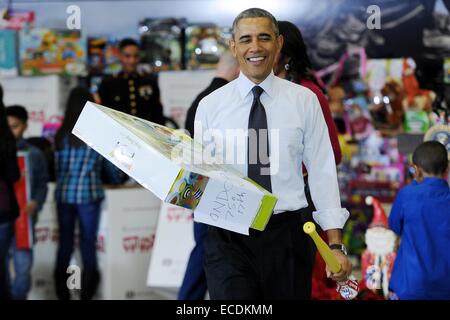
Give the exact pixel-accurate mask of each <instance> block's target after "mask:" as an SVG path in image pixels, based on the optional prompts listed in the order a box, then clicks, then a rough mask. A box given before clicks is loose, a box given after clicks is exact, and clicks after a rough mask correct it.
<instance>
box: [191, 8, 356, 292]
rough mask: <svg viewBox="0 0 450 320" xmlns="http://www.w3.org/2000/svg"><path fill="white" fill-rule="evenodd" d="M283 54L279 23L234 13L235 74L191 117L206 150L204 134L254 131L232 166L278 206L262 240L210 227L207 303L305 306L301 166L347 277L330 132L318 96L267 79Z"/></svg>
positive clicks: (307, 265)
mask: <svg viewBox="0 0 450 320" xmlns="http://www.w3.org/2000/svg"><path fill="white" fill-rule="evenodd" d="M282 45H283V38H282V36H280V35H279V32H278V25H277V21H276V19H275V18H274V17H273V16H272V15H271V14H270V13H269V12H267V11H265V10H262V9H258V8H252V9H247V10H245V11H243V12H241V13H240V14H239V15H238V16H237V17H236V19H235V20H234V22H233V38H232V40H231V42H230V49H231V51H232V52H233V55H234V56H235V57H236V58H237V59H238V61H239V66H240V69H241V73H240V75H239V77H238V78H237V79H236V80H234V81H232V82H230V83H229V84H227V85H225V86H223V87H222V88H220V89H218V90H216V91H214V92H213V93H212V94H210V95H208V96H206V97H205V98H204V99H203V100H202V101H201V102H200V104H199V107H198V110H197V114H196V118H195V119H196V121H197V124H196V128H195V138H196V139H199V140H201V141H202V142H203V143H205V144H206V143H207V141H205V140H203V138H204V137H205V135H204V133H205V131H206V130H212V129H213V130H216V131H217V130H219V131H220V132H223V133H224V135H223V136H226V135H225V132H226V131H229V130H230V129H235V130H237V131H238V130H242V129H245V130H249V132H250V131H254V130H256V132H259V135H257V136H256V137H257V138H256V139H252V138H249V139H248V140H247V139H245V141H239V140H238V141H234V142H233V143H234V150H242V146H243V145H245V149H246V150H247V155H246V163H244V164H242V163H238V161H236V162H235V163H232V165H233V166H234V167H235V168H236V169H238V170H239V171H240V172H242V174H244V175H247V176H248V177H249V178H251V179H252V180H254V181H256V182H257V183H258V184H260V185H261V186H263V187H264V188H266V189H267V190H269V191H271V192H272V193H273V194H274V195H275V196H277V198H278V202H277V205H276V207H275V210H274V214H273V216H272V217H271V219H270V221H269V223H268V225H267V227H266V229H265V230H264V231H263V232H258V231H254V230H252V231H251V232H250V235H249V236H246V235H241V234H237V233H234V232H232V231H228V230H224V229H221V228H216V227H212V226H210V227H209V230H208V236H207V239H206V241H205V272H206V277H207V282H208V290H209V293H210V296H211V298H212V299H309V298H310V296H311V277H312V267H313V266H312V261H313V259H312V258H311V256H312V255H313V250H312V248H311V246H310V245H309V242H308V241H309V240H308V239H307V236H306V235H305V234H304V233H303V231H302V223H303V221H304V220H303V219H302V212H304V211H305V208H306V207H307V205H308V204H307V200H306V197H305V194H304V182H303V174H302V162H303V163H304V164H305V166H306V168H307V170H308V173H309V178H308V179H309V185H310V190H311V196H312V199H313V202H314V205H315V207H316V209H317V211H316V212H314V214H313V216H314V220H315V221H316V222H317V223H318V224H319V225H320V226H321V227H322V229H323V230H326V233H327V236H328V240H329V244H330V245H331V248H332V249H334V250H333V252H334V254H335V256H336V258H337V259H338V261H339V262H340V263H341V265H342V269H341V271H340V272H339V273H337V274H331V277H332V278H333V279H334V280H337V281H342V280H345V279H346V278H347V276H348V275H349V274H350V273H351V269H352V267H351V263H350V262H349V260H348V259H347V257H346V255H345V248H344V247H343V246H342V228H343V226H344V224H345V222H346V220H347V218H348V215H349V213H348V211H347V210H346V209H343V208H341V203H340V196H339V188H338V183H337V174H336V166H335V161H334V156H333V150H332V147H331V143H330V139H329V135H328V132H327V130H328V129H327V127H326V123H325V120H324V118H323V115H322V111H321V109H320V105H319V101H318V100H317V98H316V96H315V94H314V93H313V92H311V91H310V90H309V89H307V88H304V87H301V86H299V85H297V84H294V83H292V82H289V81H286V80H283V79H281V78H278V77H276V76H275V75H274V74H273V71H272V69H273V65H274V61H275V57H276V55H277V54H278V53H279V51H280V49H281V48H282ZM272 132H276V133H277V134H272ZM206 136H207V135H206ZM249 136H250V134H249ZM255 140H256V141H255ZM276 140H277V141H276ZM208 142H209V143H211V142H210V141H208ZM266 142H268V146H267V143H266ZM229 143H230V142H229V141H227V142H226V144H227V145H229ZM233 143H232V144H233ZM265 144H266V148H264V145H265ZM224 145H225V144H224ZM228 151H229V149H228V148H227V152H228ZM255 154H256V155H257V156H255ZM237 156H238V157H239V156H240V155H239V154H238V155H237ZM241 156H242V154H241ZM227 159H229V157H227ZM255 159H256V160H255Z"/></svg>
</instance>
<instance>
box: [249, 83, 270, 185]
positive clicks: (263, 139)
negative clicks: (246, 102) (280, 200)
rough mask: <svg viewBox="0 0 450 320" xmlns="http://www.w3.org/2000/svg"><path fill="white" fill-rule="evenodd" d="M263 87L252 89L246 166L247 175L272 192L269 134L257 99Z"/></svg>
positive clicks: (264, 116) (264, 114)
mask: <svg viewBox="0 0 450 320" xmlns="http://www.w3.org/2000/svg"><path fill="white" fill-rule="evenodd" d="M263 91H264V90H263V89H262V88H261V87H259V86H255V87H253V89H252V92H253V103H252V108H251V110H250V116H249V118H248V129H249V138H248V151H247V156H248V167H247V170H248V171H247V175H248V177H249V178H250V179H252V180H253V181H255V182H256V183H258V184H259V185H260V186H262V187H263V188H264V189H266V190H268V191H270V192H272V184H271V182H270V162H269V134H268V129H267V117H266V111H265V110H264V106H263V104H262V103H261V100H259V97H260V96H261V94H262V93H263Z"/></svg>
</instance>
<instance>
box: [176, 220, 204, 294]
mask: <svg viewBox="0 0 450 320" xmlns="http://www.w3.org/2000/svg"><path fill="white" fill-rule="evenodd" d="M207 233H208V225H206V224H203V223H198V222H194V240H195V247H194V249H192V252H191V255H190V256H189V261H188V264H187V267H186V272H185V274H184V278H183V283H182V285H181V288H180V291H179V293H178V299H179V300H203V299H204V298H205V294H206V276H205V271H204V270H203V264H204V262H203V260H204V253H205V249H204V242H205V238H206V235H207Z"/></svg>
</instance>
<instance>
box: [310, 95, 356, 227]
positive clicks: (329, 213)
mask: <svg viewBox="0 0 450 320" xmlns="http://www.w3.org/2000/svg"><path fill="white" fill-rule="evenodd" d="M305 100H306V101H305V108H308V109H309V110H308V112H305V113H304V114H305V115H306V119H305V133H304V137H303V144H304V146H305V148H304V153H303V163H304V164H305V166H306V169H307V170H308V184H309V188H310V191H311V198H312V200H313V203H314V206H315V207H316V211H315V212H313V218H314V220H315V221H316V222H317V223H318V224H319V225H320V227H321V228H322V229H323V230H329V229H342V228H343V227H344V225H345V222H346V221H347V219H348V217H349V215H350V214H349V212H348V211H347V209H344V208H342V207H341V200H340V194H339V185H338V180H337V172H336V164H335V159H334V155H333V148H332V146H331V142H330V137H329V135H328V129H327V126H326V122H325V119H324V116H323V114H322V111H321V108H320V105H319V101H318V100H317V97H316V96H308V97H307V98H306V99H305Z"/></svg>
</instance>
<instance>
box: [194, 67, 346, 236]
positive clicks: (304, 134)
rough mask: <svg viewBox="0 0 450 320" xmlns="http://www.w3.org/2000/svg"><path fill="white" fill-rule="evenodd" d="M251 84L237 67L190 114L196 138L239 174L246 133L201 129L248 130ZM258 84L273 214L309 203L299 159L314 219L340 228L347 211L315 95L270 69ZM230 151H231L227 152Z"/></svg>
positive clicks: (324, 226)
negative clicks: (216, 134)
mask: <svg viewBox="0 0 450 320" xmlns="http://www.w3.org/2000/svg"><path fill="white" fill-rule="evenodd" d="M255 85H256V84H255V83H253V82H252V81H251V80H249V79H248V78H247V77H246V76H245V75H244V74H243V73H242V72H241V74H240V75H239V77H238V78H237V79H236V80H234V81H231V82H229V83H228V84H226V85H225V86H223V87H221V88H219V89H217V90H215V91H214V92H212V93H211V94H210V95H208V96H206V97H205V98H203V99H202V100H201V101H200V103H199V106H198V109H197V113H196V116H195V121H196V127H195V139H196V140H197V141H200V142H202V143H203V145H205V146H206V145H208V144H212V145H213V148H210V149H212V150H214V152H216V156H217V155H220V156H222V157H224V159H225V158H226V159H227V162H226V163H229V164H231V166H232V167H234V168H235V169H237V170H238V171H240V172H241V173H242V174H243V175H244V176H247V139H246V138H245V139H230V138H228V139H226V138H225V141H218V139H216V138H214V137H213V138H211V137H210V136H209V135H208V134H205V133H206V132H207V131H206V130H210V129H216V131H218V132H221V133H222V134H223V136H225V137H226V133H227V132H230V130H229V129H240V131H242V130H247V129H248V120H249V115H250V108H251V106H252V102H253V94H252V92H251V90H252V88H253V87H254V86H255ZM259 86H260V87H261V88H263V89H264V92H263V93H262V95H261V97H260V100H261V102H262V104H263V105H264V109H265V111H266V115H267V125H268V129H269V145H270V166H271V169H270V170H271V184H272V193H273V194H274V195H275V196H276V197H277V198H278V202H277V204H276V206H275V210H274V214H278V213H280V212H283V211H294V210H298V209H300V208H305V207H307V206H308V202H307V200H306V196H305V192H304V182H303V172H302V162H303V163H304V164H305V166H306V168H307V170H308V182H309V188H310V191H311V197H312V200H313V202H314V205H315V207H316V210H317V211H315V212H314V213H313V217H314V220H315V221H316V222H317V223H318V224H319V225H320V226H321V228H322V229H323V230H328V229H335V228H338V229H342V228H343V226H344V224H345V222H346V220H347V218H348V216H349V213H348V211H347V210H346V209H344V208H341V202H340V195H339V187H338V181H337V173H336V165H335V160H334V155H333V149H332V147H331V142H330V138H329V135H328V128H327V126H326V123H325V119H324V117H323V114H322V110H321V107H320V105H319V101H318V99H317V97H316V95H315V94H314V93H313V92H312V91H310V90H309V89H308V88H305V87H302V86H300V85H297V84H295V83H292V82H289V81H287V80H283V79H281V78H279V77H276V76H275V75H274V74H273V73H271V74H270V75H269V76H268V77H267V78H266V79H265V80H264V81H263V82H262V83H260V84H259ZM200 124H201V126H199V125H200ZM273 129H275V130H273ZM245 132H246V131H245ZM277 133H278V135H279V137H277ZM230 151H233V152H234V153H233V154H232V155H231V156H230ZM230 159H231V161H230ZM242 159H244V161H242ZM230 162H231V163H230Z"/></svg>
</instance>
